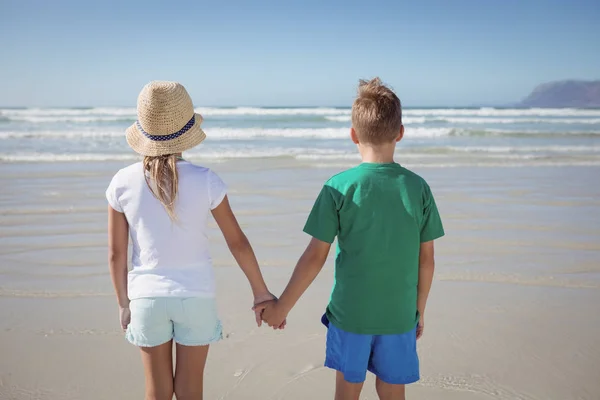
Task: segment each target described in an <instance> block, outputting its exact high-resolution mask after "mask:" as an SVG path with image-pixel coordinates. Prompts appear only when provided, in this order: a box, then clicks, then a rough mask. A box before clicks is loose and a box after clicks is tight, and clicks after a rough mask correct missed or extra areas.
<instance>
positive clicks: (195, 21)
mask: <svg viewBox="0 0 600 400" xmlns="http://www.w3.org/2000/svg"><path fill="white" fill-rule="evenodd" d="M598 21H600V1H597V0H586V1H584V0H561V1H556V0H420V1H414V0H413V1H401V0H389V1H378V0H369V1H365V0H362V1H352V0H347V1H337V0H336V1H327V0H303V1H295V0H288V1H283V0H266V1H260V0H256V1H248V0H236V1H229V0H219V1H176V0H172V1H166V0H163V1H154V0H145V1H138V0H128V1H124V0H119V1H108V0H105V1H95V0H86V1H82V0H77V1H71V0H68V1H62V0H55V1H47V0H36V1H33V0H0V106H4V107H6V106H11V107H15V106H25V107H34V106H35V107H64V106H69V107H89V106H134V105H135V101H136V98H137V94H138V93H139V91H140V89H141V88H142V87H143V85H144V84H146V83H147V82H149V81H151V80H175V81H179V82H181V83H183V84H184V86H186V88H187V89H188V91H189V92H190V94H191V95H192V98H193V100H194V104H195V105H196V106H347V105H350V104H351V102H352V99H353V96H354V95H355V92H356V86H357V83H358V80H359V79H361V78H371V77H374V76H379V77H380V78H381V79H382V80H383V81H384V82H386V83H388V84H389V85H390V86H392V87H393V88H394V90H396V92H397V93H398V95H399V97H400V99H401V100H402V102H403V105H404V106H405V107H411V106H412V107H414V106H471V105H508V104H511V103H514V102H516V101H519V100H520V99H522V98H523V97H524V96H526V95H527V94H528V93H529V92H530V91H531V90H532V89H533V88H534V87H535V86H536V85H537V84H539V83H543V82H547V81H553V80H561V79H586V80H587V79H600V23H598Z"/></svg>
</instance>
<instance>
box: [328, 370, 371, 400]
mask: <svg viewBox="0 0 600 400" xmlns="http://www.w3.org/2000/svg"><path fill="white" fill-rule="evenodd" d="M363 384H364V382H361V383H351V382H348V381H346V379H344V374H343V373H341V372H340V371H338V372H337V374H336V376H335V400H358V399H359V396H360V391H361V390H362V387H363Z"/></svg>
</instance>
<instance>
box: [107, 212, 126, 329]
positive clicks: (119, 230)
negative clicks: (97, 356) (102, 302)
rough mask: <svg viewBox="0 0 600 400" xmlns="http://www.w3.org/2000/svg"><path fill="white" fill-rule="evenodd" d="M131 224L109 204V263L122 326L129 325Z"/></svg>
mask: <svg viewBox="0 0 600 400" xmlns="http://www.w3.org/2000/svg"><path fill="white" fill-rule="evenodd" d="M128 242H129V224H128V223H127V219H126V218H125V214H122V213H120V212H118V211H115V210H114V209H113V208H112V207H111V206H108V265H109V268H110V277H111V279H112V282H113V286H114V288H115V293H116V294H117V302H118V303H119V313H120V319H121V327H122V328H123V329H125V328H127V325H129V298H128V297H127V247H128V244H129V243H128Z"/></svg>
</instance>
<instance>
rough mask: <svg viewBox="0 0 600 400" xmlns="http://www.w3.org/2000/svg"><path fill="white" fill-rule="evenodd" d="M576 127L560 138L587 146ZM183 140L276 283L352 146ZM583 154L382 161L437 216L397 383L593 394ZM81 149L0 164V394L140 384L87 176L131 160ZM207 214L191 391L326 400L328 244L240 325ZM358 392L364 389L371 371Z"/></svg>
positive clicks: (591, 195) (245, 300)
mask: <svg viewBox="0 0 600 400" xmlns="http://www.w3.org/2000/svg"><path fill="white" fill-rule="evenodd" d="M596 129H597V128H596ZM207 133H209V132H208V131H207ZM4 135H5V136H6V137H8V136H9V133H6V132H5V133H4ZM14 135H16V134H14V133H13V136H14ZM590 135H591V134H588V135H587V136H581V137H579V138H575V139H573V140H580V141H584V140H587V141H589V142H590V143H591V144H592V146H593V145H598V142H597V139H596V137H593V136H590ZM6 137H5V138H4V140H5V144H4V145H3V149H2V152H4V153H6V152H9V150H6V149H7V148H8V142H9V141H10V140H13V139H10V138H8V139H7V138H6ZM109 140H112V139H109ZM115 140H116V139H115ZM527 140H531V139H530V138H528V139H527ZM47 142H48V143H49V145H52V143H53V139H51V138H50V139H47ZM11 143H12V142H11ZM254 144H255V145H257V143H254ZM26 145H29V144H28V142H27V143H26ZM23 146H25V145H23ZM530 146H531V145H530ZM569 146H573V144H569ZM238 150H239V149H236V150H235V151H238ZM11 151H12V150H11ZM79 151H82V150H79ZM123 151H124V152H125V151H127V150H126V149H123ZM593 151H594V150H593V149H592V150H590V154H591V155H589V154H588V156H589V157H595V155H594V153H593ZM36 153H39V150H36ZM54 153H55V154H58V153H57V152H56V151H55V152H54ZM581 153H582V152H581V151H579V152H576V153H575V156H574V157H580V156H581ZM61 154H62V153H61ZM66 154H70V153H68V152H66ZM86 154H93V150H90V151H89V152H88V153H86ZM200 154H201V153H200V152H198V153H192V154H191V156H190V158H191V159H192V161H194V162H197V163H201V164H204V165H206V166H209V167H211V168H213V169H214V170H215V171H216V172H218V173H219V174H220V176H221V177H222V178H223V179H224V180H225V181H226V182H227V184H228V186H229V196H230V199H231V203H232V207H233V209H234V211H235V212H236V215H237V216H238V219H239V221H240V223H241V225H242V227H243V228H244V230H245V232H246V233H247V235H248V237H249V239H250V241H251V243H252V245H253V246H254V248H255V251H256V253H257V256H258V258H259V261H260V264H261V266H262V268H263V271H264V274H265V277H266V279H267V282H268V284H269V286H270V288H271V290H272V291H273V292H274V293H275V294H278V293H280V292H281V290H282V289H283V287H284V286H285V284H286V283H287V279H288V278H289V276H290V274H291V272H292V269H293V267H294V265H295V262H296V261H297V258H298V257H299V256H300V254H301V252H302V251H303V249H304V247H305V245H306V243H307V242H308V240H309V238H308V237H307V236H306V235H305V234H304V233H302V227H303V224H304V222H305V218H306V216H307V214H308V212H309V210H310V207H311V206H312V203H313V201H314V199H315V197H316V195H317V193H318V191H319V189H320V187H321V185H322V184H323V182H324V181H325V180H326V179H327V178H328V177H330V176H331V175H333V174H335V173H337V172H339V171H341V170H343V169H344V168H347V167H349V166H351V165H353V164H355V163H356V162H355V160H354V159H351V158H347V159H344V158H343V157H342V158H339V157H338V158H334V159H330V158H327V157H324V158H319V157H316V158H309V157H281V156H278V157H271V158H261V157H253V158H244V157H238V158H235V159H228V158H227V157H221V158H214V157H213V158H210V157H208V158H206V159H202V157H201V156H200ZM569 154H572V153H569ZM586 154H587V153H586ZM21 156H22V154H21ZM589 157H588V158H587V159H586V160H585V163H574V164H575V165H565V163H564V162H563V163H562V164H559V165H557V166H553V165H547V164H550V161H552V160H546V162H545V163H544V165H527V166H518V165H517V166H514V165H513V166H511V165H504V164H503V165H495V164H496V163H497V162H487V161H486V162H487V164H486V165H483V166H482V165H477V164H476V163H475V164H467V165H464V166H463V165H462V163H463V161H460V160H459V161H456V160H455V162H453V163H452V166H448V165H424V164H427V163H423V162H421V161H420V160H415V159H414V158H411V157H407V158H406V159H403V158H402V152H400V154H399V157H398V159H397V161H398V162H400V163H402V164H405V165H406V166H408V167H412V168H414V170H415V171H416V172H417V173H419V174H420V175H421V176H423V177H424V178H425V179H426V180H427V181H428V182H429V184H430V186H431V187H432V189H433V192H434V194H435V196H436V199H437V202H438V206H439V209H440V212H441V214H442V217H443V220H444V223H445V228H446V237H445V238H443V239H441V240H439V242H438V243H437V244H436V261H437V265H436V268H437V269H436V276H435V281H434V285H433V289H432V293H431V296H430V301H429V304H428V310H427V313H426V316H425V322H426V324H425V335H424V337H423V339H422V340H420V341H419V355H420V359H421V373H422V377H421V381H420V382H419V383H417V384H414V385H411V386H410V387H409V388H408V397H409V398H411V399H444V400H445V399H450V400H453V399H461V400H462V399H466V400H470V399H481V400H484V399H523V400H548V399H557V400H563V399H585V400H597V399H599V398H600V380H598V371H600V339H599V338H600V313H598V304H600V212H599V211H600V185H599V183H600V167H599V166H596V165H594V163H595V159H591V160H590V159H589ZM5 158H6V156H5ZM21 158H23V157H21ZM91 158H92V157H89V159H86V160H84V161H78V160H76V159H70V160H67V161H64V160H63V161H61V160H52V162H49V161H48V160H44V159H42V160H41V161H40V160H37V161H34V162H32V161H31V160H29V161H28V160H25V159H20V160H6V159H5V160H4V161H3V162H0V185H1V187H2V190H1V192H0V343H1V344H0V346H1V347H0V399H2V400H5V399H6V400H13V399H15V400H16V399H18V400H21V399H48V400H55V399H56V400H58V399H64V400H69V399H86V400H100V399H108V398H114V399H134V398H142V397H143V387H144V382H143V374H142V368H141V361H140V357H139V354H138V350H137V349H136V348H135V347H133V346H131V345H129V344H128V343H127V342H126V340H125V339H124V337H123V334H122V332H120V329H119V326H118V315H117V307H116V301H115V298H114V295H113V293H112V287H111V284H110V279H109V276H108V267H107V262H106V242H107V240H106V207H107V205H106V201H105V199H104V190H105V189H106V186H107V185H108V182H109V181H110V178H111V177H112V175H113V174H114V173H115V172H116V171H117V170H118V169H119V168H122V167H123V166H125V165H127V164H128V163H130V162H132V161H133V160H132V159H131V155H128V156H127V157H126V158H125V159H123V160H115V159H112V160H111V159H109V160H102V161H94V160H92V159H91ZM113 158H115V157H113ZM133 158H135V156H133ZM469 160H470V159H469ZM524 160H526V159H524ZM513 161H514V160H513ZM521 162H526V161H521V160H519V163H521ZM579 164H584V165H579ZM210 226H211V235H210V240H211V244H212V249H211V250H212V255H213V263H214V266H215V271H216V277H217V283H218V305H219V309H220V315H221V318H222V322H223V326H224V338H223V340H222V341H221V342H220V343H218V344H216V345H214V346H212V348H211V350H210V354H209V360H208V364H207V369H206V374H205V398H207V399H230V400H236V399H307V398H315V399H330V398H332V397H333V388H334V372H333V371H331V370H328V369H326V368H324V367H323V361H324V347H325V334H326V331H325V328H324V327H323V326H322V325H321V324H320V316H321V315H322V313H323V311H324V309H325V306H326V304H327V300H328V296H329V292H330V289H331V284H332V280H333V260H332V257H330V259H329V261H328V262H327V264H326V266H325V268H324V269H323V271H322V272H321V274H320V275H319V277H318V278H317V280H316V281H315V283H314V284H313V286H312V287H311V288H309V290H308V291H307V293H306V294H305V295H304V297H303V298H302V299H301V300H300V301H299V303H298V305H297V307H296V308H295V309H294V310H293V311H292V313H291V314H290V316H289V320H288V326H287V328H286V329H285V330H284V331H273V330H271V329H269V328H266V327H263V328H257V327H256V326H255V324H254V322H253V314H252V312H251V311H250V308H251V305H252V304H251V303H252V297H251V293H250V290H249V287H248V284H247V283H246V281H245V279H244V277H243V274H242V273H241V271H240V270H239V269H238V268H237V267H236V265H235V262H234V261H233V258H232V257H231V255H230V254H229V253H228V251H227V249H226V246H225V243H224V240H223V239H222V237H221V236H220V233H219V232H218V230H217V228H216V226H215V224H214V222H211V224H210ZM361 398H363V399H375V398H376V394H375V391H374V387H373V385H372V376H370V377H369V379H368V382H367V384H366V385H365V389H364V391H363V396H362V397H361Z"/></svg>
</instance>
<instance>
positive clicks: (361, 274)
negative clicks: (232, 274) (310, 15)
mask: <svg viewBox="0 0 600 400" xmlns="http://www.w3.org/2000/svg"><path fill="white" fill-rule="evenodd" d="M403 134H404V127H403V126H402V109H401V105H400V100H399V99H398V97H397V96H396V95H395V94H394V92H393V91H392V90H390V89H389V88H387V87H386V86H385V85H383V84H382V83H381V81H380V80H379V79H378V78H375V79H373V80H371V81H369V82H367V81H361V82H360V84H359V87H358V96H357V98H356V100H355V101H354V104H353V106H352V128H351V129H350V137H351V139H352V141H353V142H354V143H355V144H356V145H357V146H358V150H359V152H360V155H361V156H362V163H361V164H360V165H359V166H357V167H355V168H352V169H349V170H347V171H345V172H342V173H340V174H338V175H335V176H334V177H332V178H331V179H329V181H327V182H326V183H325V186H324V187H323V189H322V190H321V193H320V194H319V197H318V198H317V200H316V202H315V205H314V207H313V209H312V211H311V213H310V216H309V217H308V221H307V222H306V226H305V228H304V231H305V232H306V233H308V234H309V235H311V236H312V240H311V242H310V243H309V245H308V247H307V248H306V250H305V252H304V254H303V255H302V257H301V258H300V260H299V261H298V264H297V266H296V268H295V270H294V273H293V275H292V277H291V279H290V282H289V284H288V286H287V287H286V289H285V291H284V292H283V294H282V295H281V297H280V298H279V300H278V301H276V302H275V301H272V302H267V303H262V304H260V305H258V306H257V311H258V312H260V310H262V309H264V311H262V318H263V320H264V321H266V322H267V323H268V324H269V326H272V327H275V328H278V327H280V326H282V324H283V323H284V321H285V319H286V317H287V314H288V313H289V311H290V310H291V309H292V307H293V306H294V304H295V303H296V302H297V301H298V299H299V298H300V296H301V295H302V293H304V291H305V290H306V289H307V288H308V286H309V285H310V284H311V282H312V281H313V280H314V279H315V278H316V276H317V275H318V273H319V272H320V270H321V269H322V267H323V264H324V263H325V260H326V258H327V255H328V253H329V249H330V246H331V243H333V241H334V239H335V237H336V236H337V238H338V250H337V257H336V262H335V285H334V288H333V292H332V294H331V300H330V303H329V305H328V307H327V311H326V314H325V315H324V316H323V318H322V321H323V323H324V324H325V325H326V326H327V327H328V332H327V352H326V353H327V354H326V359H325V366H327V367H330V368H332V369H335V370H337V371H338V372H337V379H336V394H335V399H337V400H353V399H358V398H359V395H360V391H361V389H362V386H363V383H364V380H365V377H366V371H367V370H368V371H371V372H372V373H374V374H375V375H376V376H377V382H376V389H377V393H378V395H379V398H380V399H382V400H388V399H389V400H392V399H393V400H396V399H404V398H405V397H404V385H405V384H408V383H413V382H416V381H418V380H419V360H418V357H417V350H416V341H417V339H418V338H419V337H421V335H422V334H423V328H424V315H425V304H426V303H427V296H428V294H429V289H430V287H431V283H432V280H433V270H434V257H433V241H434V239H437V238H439V237H441V236H443V235H444V230H443V227H442V222H441V220H440V216H439V214H438V211H437V207H436V205H435V201H434V199H433V196H432V194H431V191H430V189H429V186H428V185H427V183H426V182H425V181H424V180H423V179H422V178H421V177H419V176H418V175H416V174H414V173H413V172H411V171H409V170H407V169H405V168H403V167H401V166H400V165H399V164H396V163H395V162H394V150H395V146H396V143H397V142H399V141H400V140H401V139H402V136H403Z"/></svg>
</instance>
